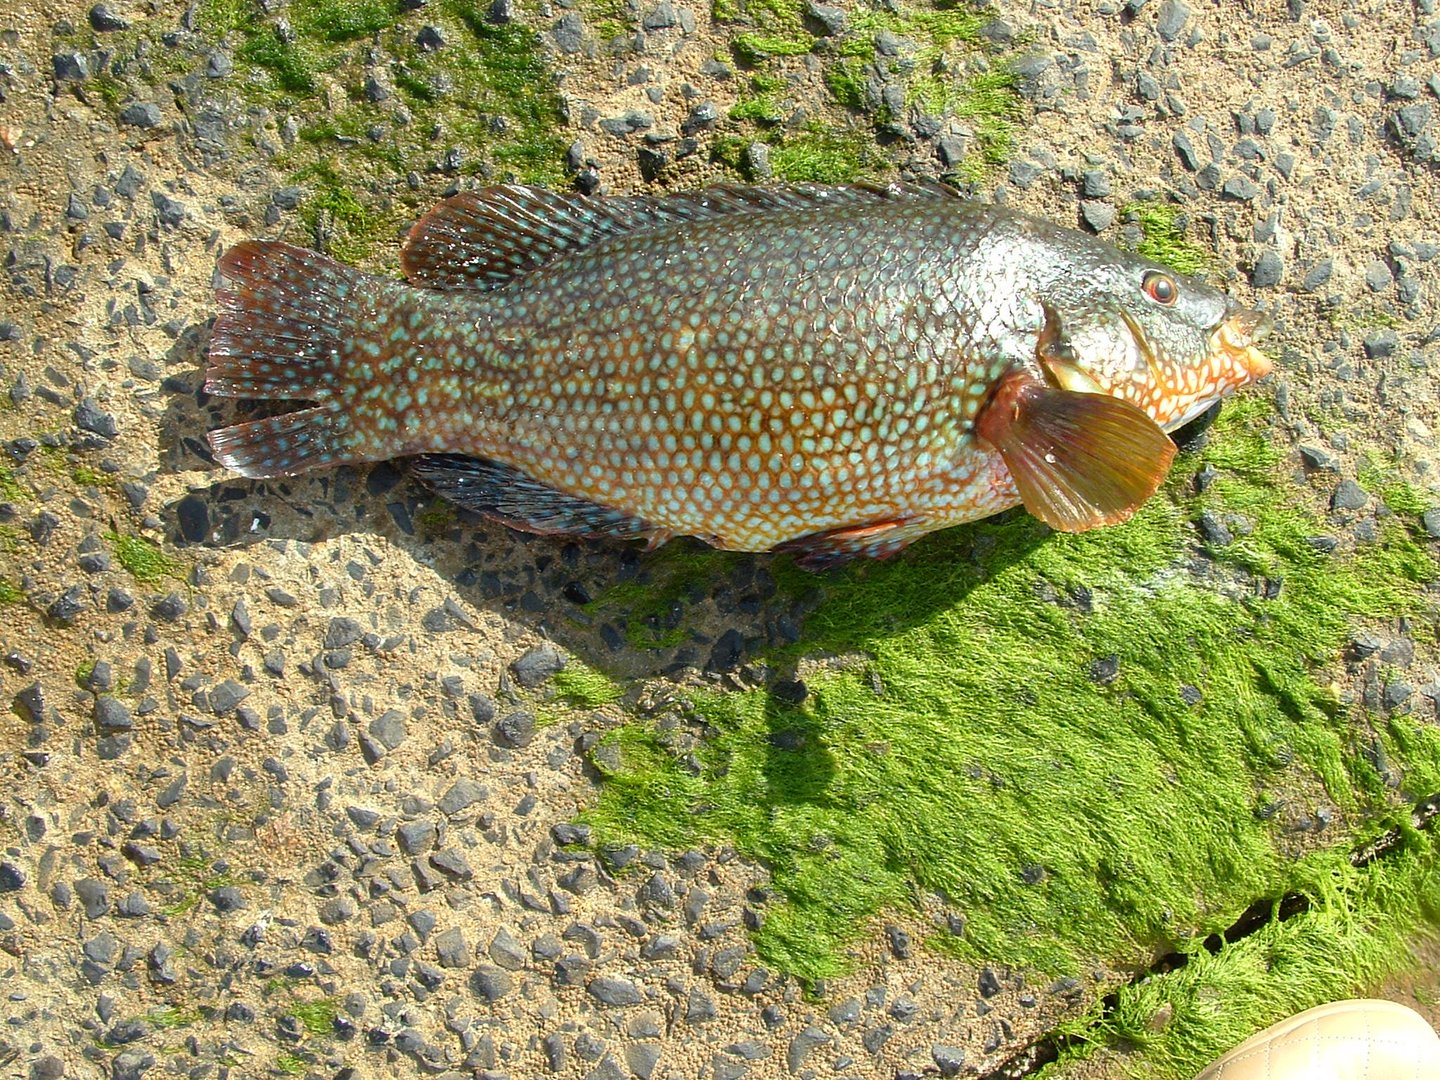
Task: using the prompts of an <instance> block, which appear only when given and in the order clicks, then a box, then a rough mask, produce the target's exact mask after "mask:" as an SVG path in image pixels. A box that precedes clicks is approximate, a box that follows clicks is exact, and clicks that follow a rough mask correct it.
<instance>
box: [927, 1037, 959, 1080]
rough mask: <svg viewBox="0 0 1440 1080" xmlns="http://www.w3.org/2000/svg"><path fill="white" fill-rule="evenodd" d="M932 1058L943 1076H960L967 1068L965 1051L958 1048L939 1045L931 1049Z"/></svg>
mask: <svg viewBox="0 0 1440 1080" xmlns="http://www.w3.org/2000/svg"><path fill="white" fill-rule="evenodd" d="M930 1057H931V1060H933V1061H934V1062H935V1067H936V1068H938V1069H939V1070H940V1075H941V1076H959V1075H960V1072H961V1070H962V1069H964V1068H965V1051H964V1050H962V1049H961V1048H960V1047H958V1046H946V1045H944V1044H942V1043H937V1044H936V1045H934V1046H932V1047H931V1048H930Z"/></svg>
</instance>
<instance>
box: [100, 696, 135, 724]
mask: <svg viewBox="0 0 1440 1080" xmlns="http://www.w3.org/2000/svg"><path fill="white" fill-rule="evenodd" d="M95 724H96V726H98V727H99V728H100V729H101V730H103V731H129V730H130V729H131V728H132V727H134V724H135V721H134V719H133V718H132V717H131V715H130V707H129V706H128V705H126V704H125V702H123V701H121V700H120V699H119V698H116V697H111V696H110V695H109V694H102V695H100V696H99V697H97V698H96V699H95Z"/></svg>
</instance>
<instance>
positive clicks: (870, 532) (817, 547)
mask: <svg viewBox="0 0 1440 1080" xmlns="http://www.w3.org/2000/svg"><path fill="white" fill-rule="evenodd" d="M915 525H916V519H915V518H912V517H899V518H892V519H889V520H886V521H871V522H866V523H865V524H863V525H842V526H840V527H839V528H835V529H826V530H824V531H823V532H816V533H810V534H809V535H808V536H797V537H796V538H795V539H794V540H786V541H785V542H784V543H783V544H777V545H776V546H775V547H773V548H771V549H770V550H771V551H789V552H794V553H795V555H796V559H795V563H796V565H797V566H799V567H801V568H802V569H805V570H830V569H833V568H835V567H837V566H844V565H845V564H846V563H848V562H851V561H853V560H855V559H888V558H890V556H892V555H895V554H897V553H898V552H900V551H901V550H902V549H904V548H905V547H907V546H909V544H910V543H911V542H912V541H914V540H916V539H918V538H919V537H920V536H922V535H923V534H924V533H925V532H926V531H927V530H925V529H917V528H915Z"/></svg>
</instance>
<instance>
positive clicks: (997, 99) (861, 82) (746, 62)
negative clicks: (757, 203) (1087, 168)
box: [712, 0, 1021, 183]
mask: <svg viewBox="0 0 1440 1080" xmlns="http://www.w3.org/2000/svg"><path fill="white" fill-rule="evenodd" d="M714 10H715V17H716V19H717V20H718V21H720V22H721V23H726V22H733V23H737V24H742V25H745V26H747V27H749V29H746V30H743V31H741V32H740V33H738V34H737V35H736V37H735V38H734V39H733V43H732V51H733V53H734V55H735V58H736V59H737V60H738V61H739V62H740V63H741V64H742V65H743V66H744V67H746V68H748V69H751V70H750V74H749V82H748V83H747V85H746V89H745V90H744V91H743V92H742V93H741V95H740V99H739V101H738V102H737V103H736V105H735V107H734V108H733V109H732V110H731V111H730V114H729V117H728V119H729V120H730V121H731V128H730V129H729V130H726V131H721V132H719V133H718V134H717V137H716V139H715V142H714V143H713V144H712V155H713V157H714V158H715V160H718V161H721V162H723V163H725V164H728V165H730V166H732V167H733V168H735V169H736V171H737V172H740V173H741V174H742V175H747V174H746V165H745V159H744V156H743V150H744V147H745V146H746V145H747V144H748V142H750V141H754V140H755V139H759V140H761V141H763V142H766V143H768V144H770V146H771V148H772V149H771V155H770V159H771V165H772V168H773V171H774V175H775V177H776V178H777V179H781V180H792V181H815V182H821V183H839V182H845V181H851V180H856V179H861V178H865V177H870V176H875V175H877V174H879V173H881V172H883V171H886V170H887V169H889V168H891V167H892V162H891V159H890V157H889V156H888V155H885V154H884V153H883V152H882V151H880V150H879V149H878V148H877V146H876V143H875V140H874V131H872V130H870V128H872V127H873V128H876V129H879V130H880V131H882V132H890V133H891V134H894V133H896V132H898V131H899V130H901V128H904V127H907V126H908V123H909V116H908V112H909V110H910V109H912V108H914V109H918V110H919V111H920V112H922V113H925V114H927V115H930V116H932V117H936V118H940V119H942V120H943V119H945V118H952V119H955V120H959V121H961V122H963V123H964V125H965V126H968V127H969V128H970V130H971V134H972V144H971V145H972V147H973V152H972V153H971V154H970V155H969V156H968V157H967V158H966V160H965V161H964V162H963V163H962V166H961V167H960V168H959V169H958V170H957V172H958V173H959V174H960V175H961V176H962V178H964V179H967V180H978V179H980V178H981V177H983V175H984V174H985V173H986V172H987V171H988V170H989V169H990V168H991V167H992V166H993V165H995V164H997V163H999V162H1001V161H1003V160H1005V158H1006V157H1007V155H1008V154H1009V151H1010V140H1011V126H1012V124H1013V123H1014V122H1015V121H1016V120H1017V119H1018V117H1019V114H1020V111H1021V110H1020V99H1019V97H1018V95H1017V94H1016V92H1015V79H1014V77H1013V76H1012V75H1011V74H1010V73H1009V72H1008V70H1007V69H1006V68H1005V66H1004V63H1003V58H1001V57H998V56H993V55H989V54H988V53H987V48H988V46H986V44H985V42H984V41H983V39H982V37H981V35H980V33H979V31H980V28H981V27H982V26H983V25H984V22H985V19H986V18H987V16H983V15H981V14H980V13H978V12H976V11H974V10H973V9H972V8H970V7H969V6H968V5H963V4H953V3H944V2H942V3H935V4H933V5H923V4H921V5H915V6H909V5H906V6H904V7H899V6H896V7H892V8H891V9H888V10H879V9H870V8H861V9H857V10H855V11H852V12H851V13H850V19H849V24H848V26H847V27H846V28H845V29H844V31H843V32H842V33H840V34H838V35H835V36H832V37H829V38H826V39H825V40H824V42H823V43H821V42H818V41H817V39H816V38H814V37H813V36H811V34H810V33H809V31H808V30H807V29H806V28H805V22H804V19H803V17H802V15H801V5H800V4H799V3H798V0H764V2H763V3H762V2H757V0H740V2H737V0H717V3H716V4H715V8H714ZM882 34H884V35H887V54H885V55H882V54H881V52H880V50H879V49H878V48H877V44H876V43H877V39H879V38H880V35H882ZM897 40H898V46H896V47H892V43H893V42H895V41H897ZM812 50H813V51H815V52H816V55H817V56H819V57H821V58H822V59H821V81H822V85H823V87H824V88H825V90H826V91H828V96H829V97H830V98H831V99H833V101H834V103H835V104H836V105H839V106H841V107H842V108H843V109H844V110H847V111H850V112H854V113H863V114H865V116H866V117H867V119H868V121H869V123H868V124H866V125H865V126H864V127H863V128H859V129H856V130H852V128H851V124H853V122H854V121H853V118H852V119H851V120H850V121H848V122H847V121H845V120H843V119H842V120H840V121H839V122H836V118H834V117H832V118H830V119H823V115H824V114H823V112H819V113H816V114H815V115H814V116H812V118H811V119H810V120H809V121H808V123H807V124H806V125H805V127H804V128H803V129H802V130H801V131H800V132H796V131H794V130H790V129H787V128H786V127H785V125H784V122H785V121H786V120H787V119H788V118H789V117H790V115H791V114H792V113H793V112H794V111H795V110H796V109H797V108H801V107H804V108H806V109H807V110H808V109H809V108H810V107H809V106H808V105H802V102H803V101H804V100H805V94H806V92H807V90H808V84H807V80H806V76H805V74H804V73H803V72H801V71H799V70H798V65H797V64H796V63H795V62H794V60H793V59H790V58H793V57H795V56H797V55H800V54H802V53H809V52H811V51H812ZM897 50H898V51H897ZM787 79H790V80H795V82H794V84H793V85H792V84H791V83H790V82H787ZM886 87H899V88H901V89H902V90H903V95H904V111H905V112H906V113H907V115H899V113H900V112H901V111H902V110H901V109H900V108H899V106H897V105H895V104H894V102H893V97H892V96H891V95H887V94H886V93H884V88H886ZM787 95H788V96H787ZM747 178H748V179H755V177H751V176H748V175H747Z"/></svg>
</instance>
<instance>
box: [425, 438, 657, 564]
mask: <svg viewBox="0 0 1440 1080" xmlns="http://www.w3.org/2000/svg"><path fill="white" fill-rule="evenodd" d="M411 468H412V470H413V471H414V473H415V475H416V476H418V477H419V478H420V480H421V481H423V482H424V483H425V485H426V486H427V487H429V488H430V489H431V490H433V491H434V492H435V493H436V494H437V495H439V496H441V497H442V498H445V499H449V500H450V501H451V502H453V503H455V504H456V505H457V506H462V507H464V508H465V509H467V510H474V511H475V512H476V513H481V514H485V515H486V516H487V517H491V518H494V519H495V520H497V521H500V522H501V523H503V524H505V525H508V526H510V527H511V528H512V529H519V530H520V531H522V532H531V533H541V534H547V535H561V534H563V535H570V536H584V537H611V538H614V539H618V540H646V541H649V542H650V544H651V546H655V545H656V544H659V543H664V542H665V540H667V539H669V538H670V533H669V531H668V530H666V529H665V528H664V527H662V526H659V525H654V524H652V523H650V522H648V521H645V520H644V519H642V518H638V517H634V516H632V515H630V514H628V513H626V512H625V511H624V510H617V509H615V508H614V507H610V506H602V505H601V504H600V503H595V502H591V501H589V500H588V499H583V498H581V497H579V496H577V495H570V494H567V493H566V492H563V491H560V490H558V489H556V488H553V487H551V486H550V485H548V484H545V483H542V482H541V481H539V480H536V479H535V478H534V477H532V476H529V475H528V474H526V473H524V472H522V471H520V470H519V469H517V468H514V467H513V466H510V465H505V464H502V463H501V462H498V461H491V460H489V459H488V458H477V457H467V456H465V455H462V454H424V455H422V456H420V457H417V458H416V459H415V460H414V462H413V464H412V466H411Z"/></svg>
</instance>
